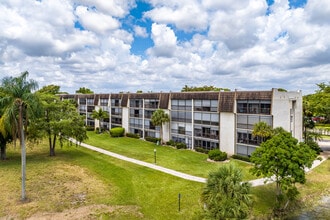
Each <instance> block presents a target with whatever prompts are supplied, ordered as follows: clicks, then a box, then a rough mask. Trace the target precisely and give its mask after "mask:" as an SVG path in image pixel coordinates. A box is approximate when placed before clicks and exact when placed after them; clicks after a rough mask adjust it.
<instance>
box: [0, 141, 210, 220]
mask: <svg viewBox="0 0 330 220" xmlns="http://www.w3.org/2000/svg"><path fill="white" fill-rule="evenodd" d="M56 153H57V155H56V157H49V156H48V149H47V146H45V145H44V146H42V147H34V148H33V149H28V154H27V181H26V185H27V188H26V194H27V197H28V202H27V203H22V202H20V201H19V199H20V153H19V149H18V148H16V149H13V148H9V149H8V160H7V161H0V187H1V189H2V193H1V194H0V203H1V206H0V218H1V217H4V216H7V217H8V216H9V219H11V218H27V217H30V216H31V215H35V214H38V213H42V212H63V211H64V210H67V209H72V208H77V207H81V206H88V205H92V204H94V205H95V204H105V205H107V206H109V207H110V208H111V207H112V209H114V207H117V209H118V207H119V206H122V207H123V208H122V209H119V211H118V210H117V209H116V210H117V211H115V212H110V211H106V210H100V211H99V212H98V214H95V215H97V216H98V217H100V216H102V217H103V219H192V218H193V216H194V211H195V210H198V209H199V208H200V204H199V199H200V194H201V190H202V188H203V185H204V184H201V183H196V182H192V181H187V180H183V179H180V178H177V177H174V176H171V175H167V174H164V173H161V172H157V171H155V170H152V169H148V168H145V167H141V166H138V165H135V164H132V163H127V162H124V161H121V160H117V159H115V158H111V157H109V156H105V155H102V154H99V153H95V152H92V151H90V150H87V149H84V148H81V147H75V146H71V147H69V146H64V147H63V148H62V149H57V150H56ZM179 193H180V194H181V195H182V196H181V210H180V212H179V211H178V194H179ZM132 207H133V208H132ZM120 210H121V211H120ZM93 216H94V214H93ZM93 216H92V217H93ZM94 217H95V216H94ZM92 219H93V218H92Z"/></svg>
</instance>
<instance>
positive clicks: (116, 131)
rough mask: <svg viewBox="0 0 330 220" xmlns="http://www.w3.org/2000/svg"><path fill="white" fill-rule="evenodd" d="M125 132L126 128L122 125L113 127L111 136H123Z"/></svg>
mask: <svg viewBox="0 0 330 220" xmlns="http://www.w3.org/2000/svg"><path fill="white" fill-rule="evenodd" d="M124 133H125V128H122V127H116V128H111V130H110V135H111V137H123V136H124Z"/></svg>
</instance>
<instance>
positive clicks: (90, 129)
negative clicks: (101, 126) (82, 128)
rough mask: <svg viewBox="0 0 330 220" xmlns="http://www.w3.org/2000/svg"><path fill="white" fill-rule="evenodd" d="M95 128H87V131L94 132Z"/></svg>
mask: <svg viewBox="0 0 330 220" xmlns="http://www.w3.org/2000/svg"><path fill="white" fill-rule="evenodd" d="M94 130H95V128H94V127H93V126H89V125H88V126H86V131H94Z"/></svg>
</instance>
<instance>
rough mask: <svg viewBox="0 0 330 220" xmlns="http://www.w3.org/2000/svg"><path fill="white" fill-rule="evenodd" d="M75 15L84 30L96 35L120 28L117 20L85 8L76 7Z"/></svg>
mask: <svg viewBox="0 0 330 220" xmlns="http://www.w3.org/2000/svg"><path fill="white" fill-rule="evenodd" d="M76 14H77V16H78V17H79V21H80V22H81V24H82V25H83V27H84V28H86V29H87V30H90V31H93V32H96V33H98V34H106V33H107V32H108V31H111V30H115V29H118V28H119V27H120V23H119V21H118V20H117V19H115V18H113V17H111V16H108V15H105V14H103V13H100V12H98V11H96V10H93V9H90V8H88V7H85V6H78V7H77V8H76Z"/></svg>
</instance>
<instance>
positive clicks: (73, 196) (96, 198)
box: [0, 159, 141, 219]
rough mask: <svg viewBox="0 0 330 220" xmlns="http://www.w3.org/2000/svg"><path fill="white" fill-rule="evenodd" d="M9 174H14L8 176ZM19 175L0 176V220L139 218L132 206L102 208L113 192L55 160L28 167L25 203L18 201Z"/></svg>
mask: <svg viewBox="0 0 330 220" xmlns="http://www.w3.org/2000/svg"><path fill="white" fill-rule="evenodd" d="M17 171H19V170H17ZM9 173H14V174H12V175H13V176H8V175H9ZM19 175H20V173H19V172H16V173H15V172H8V173H7V177H6V174H5V173H2V175H1V172H0V177H1V176H2V177H3V179H2V180H1V183H2V185H1V186H2V187H3V188H4V189H6V190H5V194H2V196H0V199H1V207H2V208H1V209H0V219H1V216H2V217H3V218H5V219H22V218H23V219H26V218H31V219H94V217H95V216H97V215H102V213H105V214H106V215H113V214H114V213H123V212H125V211H128V212H132V213H134V215H137V216H139V215H141V213H140V212H139V211H138V209H137V207H134V206H132V207H131V206H129V207H125V206H107V205H104V204H109V201H111V196H112V194H113V193H114V191H115V190H116V189H114V187H112V186H111V185H107V184H105V183H104V182H103V181H102V180H101V179H99V178H97V175H95V174H93V173H90V171H89V170H86V169H84V168H82V167H79V166H76V165H73V164H68V163H63V162H61V161H58V160H56V159H54V160H52V161H51V159H50V162H49V161H48V162H47V163H34V164H33V163H32V164H31V163H30V164H28V167H27V181H26V195H27V201H26V202H21V201H20V200H19V199H20V190H21V188H20V179H19ZM6 178H7V179H6ZM7 180H9V181H7ZM100 198H101V199H100ZM93 204H95V205H93ZM124 207H125V208H124ZM124 214H125V213H124Z"/></svg>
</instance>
